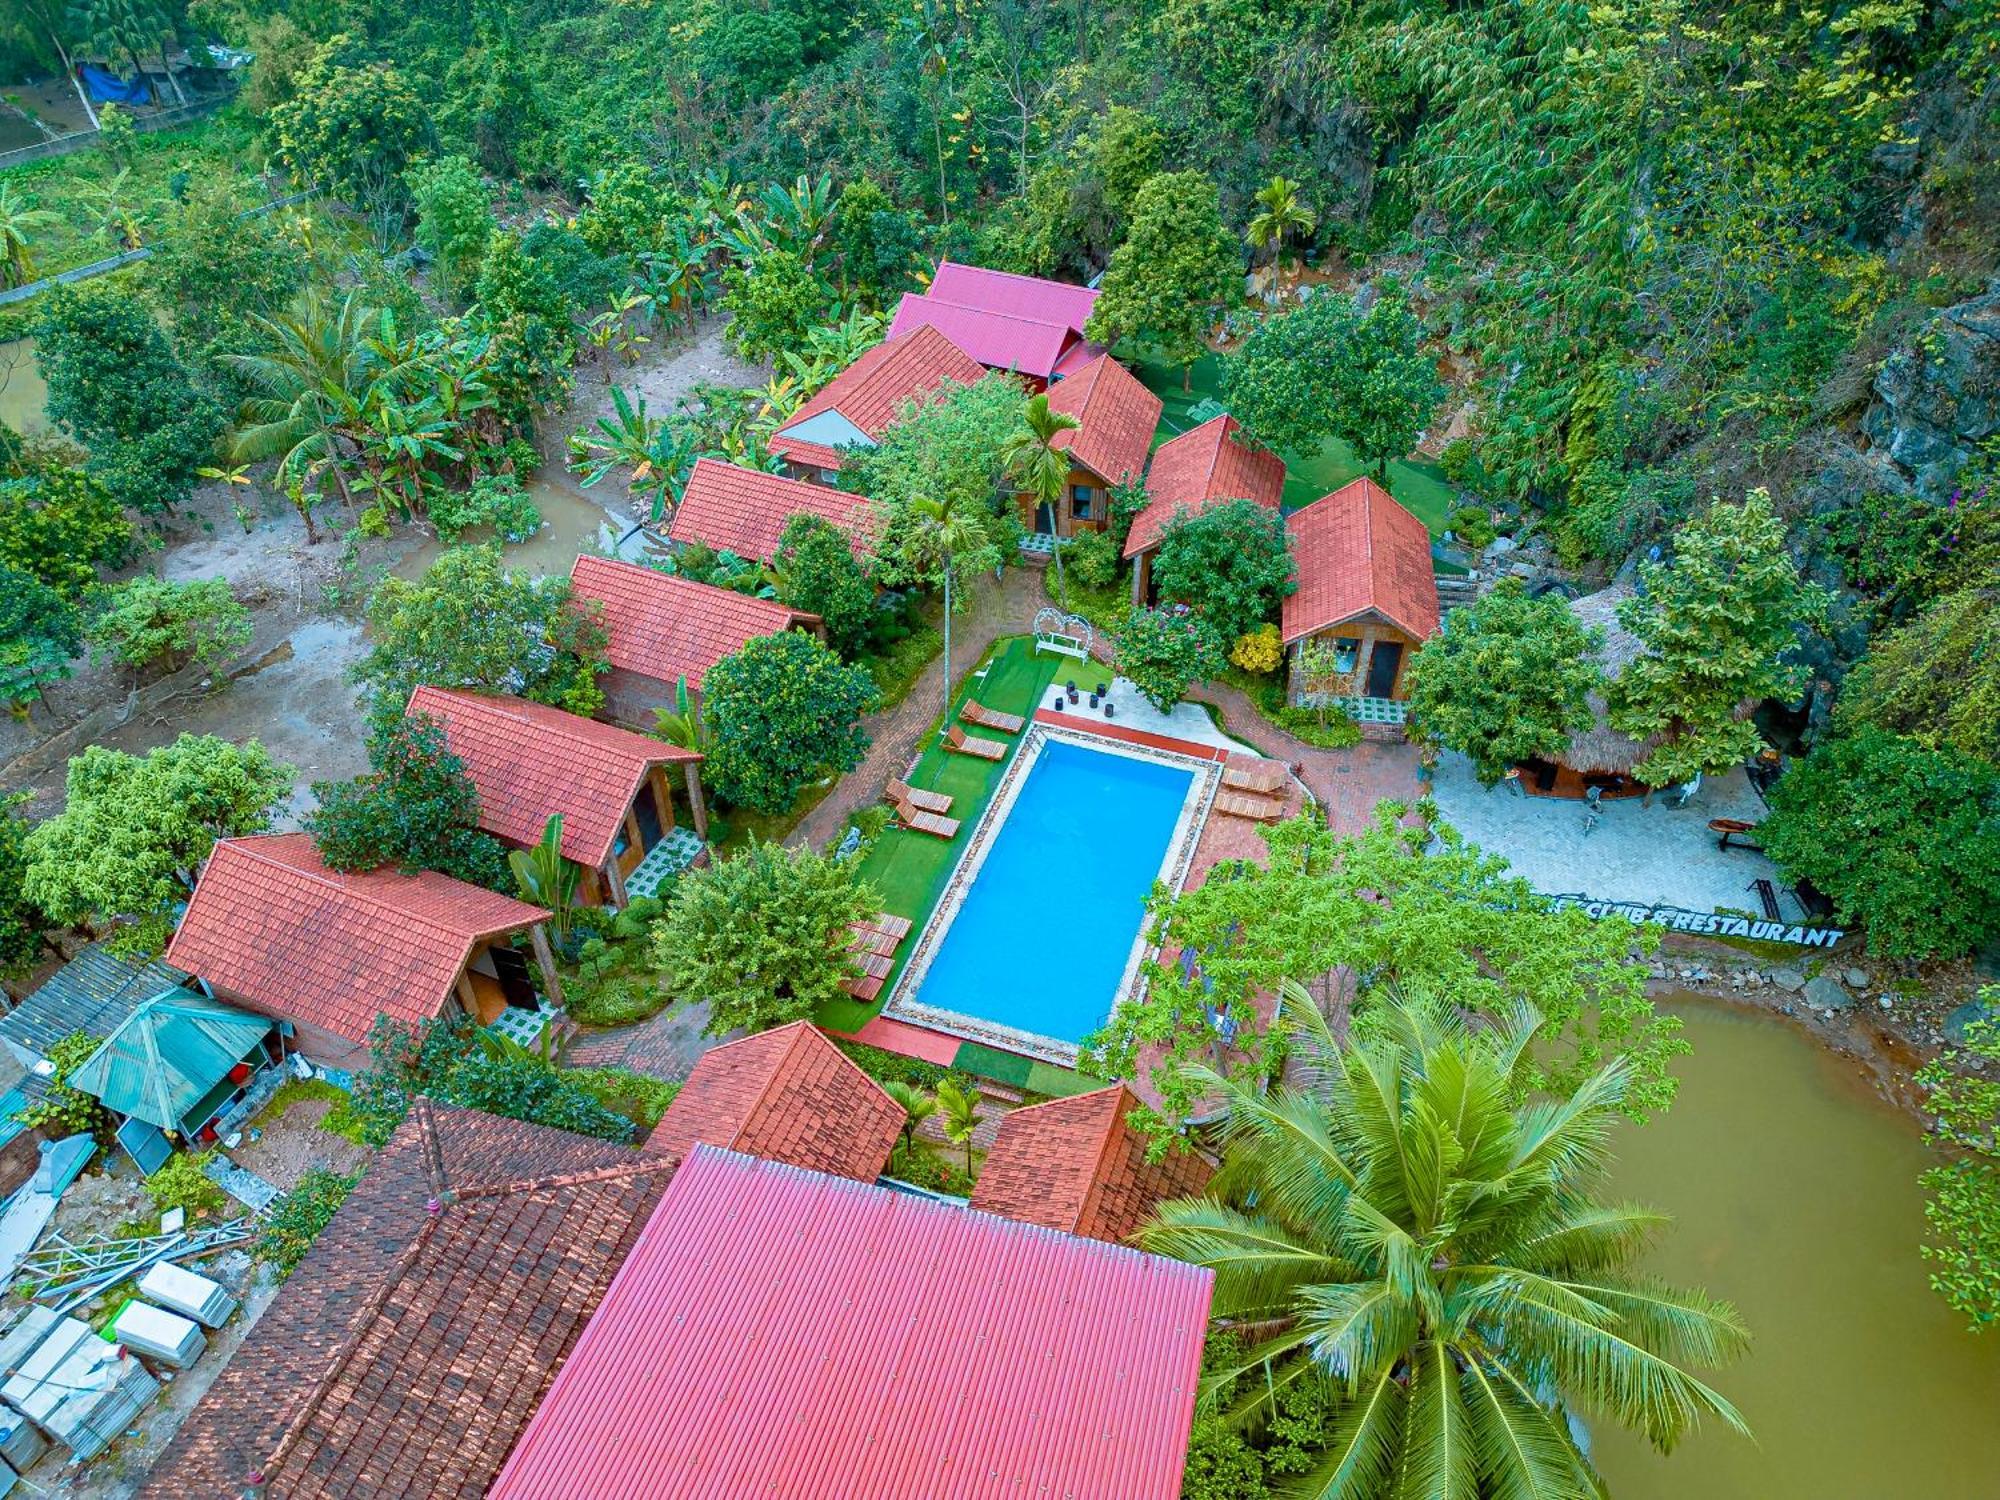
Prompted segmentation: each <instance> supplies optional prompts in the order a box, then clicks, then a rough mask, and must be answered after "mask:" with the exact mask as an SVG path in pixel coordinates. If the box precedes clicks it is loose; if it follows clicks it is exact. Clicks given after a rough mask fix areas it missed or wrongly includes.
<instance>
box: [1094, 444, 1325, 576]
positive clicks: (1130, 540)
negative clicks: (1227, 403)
mask: <svg viewBox="0 0 2000 1500" xmlns="http://www.w3.org/2000/svg"><path fill="white" fill-rule="evenodd" d="M1240 431H1242V427H1241V425H1240V424H1239V423H1238V422H1237V420H1236V419H1235V418H1234V417H1232V416H1228V415H1224V416H1220V417H1211V418H1209V420H1208V421H1206V422H1204V423H1202V424H1201V426H1199V427H1190V428H1189V429H1188V430H1187V431H1186V432H1183V433H1182V434H1181V435H1180V436H1179V437H1176V438H1169V439H1168V440H1167V441H1166V442H1164V443H1162V444H1160V450H1159V452H1157V453H1155V454H1154V455H1153V467H1152V469H1151V471H1150V472H1149V473H1148V474H1147V475H1146V493H1147V495H1148V496H1150V497H1151V502H1150V503H1149V504H1148V505H1147V506H1146V508H1145V509H1144V510H1142V511H1140V512H1139V514H1138V515H1136V516H1134V517H1133V518H1132V529H1131V531H1129V532H1128V533H1126V537H1125V555H1126V556H1127V557H1136V556H1137V555H1138V554H1139V553H1141V552H1144V551H1146V550H1147V549H1149V548H1151V547H1156V546H1158V545H1159V541H1160V533H1162V532H1163V531H1165V530H1166V529H1167V523H1168V522H1169V521H1171V520H1173V518H1174V514H1175V512H1177V511H1182V510H1185V511H1186V512H1187V513H1188V514H1189V515H1200V514H1201V513H1202V512H1203V511H1205V510H1207V509H1208V508H1209V507H1210V506H1211V505H1214V504H1215V503H1217V502H1218V501H1222V500H1254V501H1256V502H1257V503H1258V504H1259V505H1261V506H1263V507H1264V508H1265V509H1266V510H1276V509H1277V508H1278V503H1279V501H1281V500H1282V499H1283V498H1284V494H1285V461H1284V460H1283V459H1282V458H1280V457H1278V455H1277V454H1275V453H1271V452H1269V451H1267V450H1265V449H1263V448H1253V447H1251V446H1250V445H1249V444H1248V443H1246V442H1243V441H1242V440H1241V439H1239V438H1238V437H1237V436H1236V434H1237V433H1238V432H1240Z"/></svg>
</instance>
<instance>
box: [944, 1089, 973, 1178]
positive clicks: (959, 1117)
mask: <svg viewBox="0 0 2000 1500" xmlns="http://www.w3.org/2000/svg"><path fill="white" fill-rule="evenodd" d="M937 1104H938V1107H939V1108H940V1109H942V1110H943V1111H944V1133H945V1135H946V1136H947V1137H949V1138H950V1139H951V1140H953V1141H956V1142H957V1143H958V1144H959V1145H962V1146H963V1147H965V1175H966V1176H968V1177H970V1176H971V1175H972V1133H973V1132H974V1131H975V1130H977V1129H978V1128H979V1095H978V1094H977V1093H976V1092H975V1091H974V1090H972V1089H969V1088H967V1087H965V1086H964V1085H963V1084H961V1083H959V1082H958V1080H957V1079H955V1078H952V1077H950V1076H946V1077H944V1078H940V1079H939V1080H938V1086H937Z"/></svg>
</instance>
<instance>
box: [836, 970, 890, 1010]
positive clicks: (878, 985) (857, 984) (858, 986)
mask: <svg viewBox="0 0 2000 1500" xmlns="http://www.w3.org/2000/svg"><path fill="white" fill-rule="evenodd" d="M840 987H841V988H842V989H844V990H846V991H847V993H848V994H850V995H852V996H853V997H854V998H855V999H857V1000H860V1001H862V1002H864V1003H865V1002H867V1001H870V1000H873V999H874V998H875V997H876V996H877V995H879V994H881V993H882V981H881V980H879V979H877V978H875V977H874V976H873V975H867V974H864V975H862V976H860V977H859V978H856V979H843V980H841V981H840Z"/></svg>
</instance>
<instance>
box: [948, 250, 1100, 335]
mask: <svg viewBox="0 0 2000 1500" xmlns="http://www.w3.org/2000/svg"><path fill="white" fill-rule="evenodd" d="M930 295H931V296H933V297H935V298H937V299H938V300H939V301H940V302H956V303H958V304H960V305H961V306H963V307H979V308H984V309H985V310H986V311H988V312H996V313H1009V314H1011V315H1013V316H1014V317H1017V318H1032V319H1034V320H1035V321H1036V322H1038V323H1059V324H1062V325H1064V326H1065V327H1068V328H1073V329H1075V330H1076V332H1078V333H1079V334H1080V333H1082V332H1083V325H1084V324H1085V323H1086V322H1088V321H1089V319H1090V310H1091V309H1092V308H1093V307H1095V306H1096V305H1097V293H1096V291H1094V290H1093V289H1092V288H1090V287H1087V286H1077V285H1075V284H1074V283H1073V282H1068V281H1046V280H1044V279H1043V278H1042V277H1040V276H1022V275H1020V274H1018V273H1017V272H1014V271H989V270H987V269H986V268H985V267H984V266H962V265H959V264H958V263H956V262H955V261H949V260H947V261H940V262H939V263H938V268H937V275H935V276H933V277H932V278H931V285H930Z"/></svg>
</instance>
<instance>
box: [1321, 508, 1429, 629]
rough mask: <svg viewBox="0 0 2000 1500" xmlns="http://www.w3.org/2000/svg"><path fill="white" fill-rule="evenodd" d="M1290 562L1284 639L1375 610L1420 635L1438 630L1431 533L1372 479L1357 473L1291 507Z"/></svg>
mask: <svg viewBox="0 0 2000 1500" xmlns="http://www.w3.org/2000/svg"><path fill="white" fill-rule="evenodd" d="M1285 524H1286V525H1287V526H1289V527H1290V528H1291V531H1292V565H1293V568H1294V569H1295V570H1296V576H1297V578H1298V584H1299V586H1298V589H1297V591H1296V592H1294V593H1292V594H1289V595H1287V596H1286V598H1285V604H1284V615H1283V620H1284V625H1283V634H1284V638H1285V641H1286V643H1287V644H1288V645H1289V644H1290V643H1291V642H1293V641H1296V640H1298V639H1300V638H1301V637H1302V636H1308V635H1317V634H1318V633H1319V632H1320V631H1322V630H1325V629H1327V628H1328V627H1329V626H1333V625H1338V624H1340V623H1341V622H1343V621H1345V620H1352V619H1355V618H1356V617H1357V616H1360V615H1365V614H1369V613H1374V614H1378V615H1380V616H1381V617H1382V618H1383V619H1385V620H1387V621H1388V622H1389V623H1390V624H1391V625H1394V626H1395V627H1396V628H1397V629H1398V630H1401V631H1402V632H1403V633H1404V634H1406V635H1409V636H1411V637H1413V638H1414V639H1416V640H1420V641H1421V640H1424V639H1426V638H1428V637H1429V636H1432V635H1435V634H1436V633H1437V628H1438V594H1437V573H1436V570H1435V569H1434V568H1433V567H1432V566H1431V534H1430V532H1429V531H1428V530H1427V529H1426V528H1425V526H1424V523H1423V522H1422V521H1419V520H1418V519H1417V518H1416V517H1415V516H1413V515H1411V514H1410V513H1409V512H1408V511H1407V510H1404V509H1403V507H1402V506H1400V505H1398V504H1397V503H1396V502H1395V500H1394V498H1392V497H1391V496H1390V494H1389V492H1388V491H1387V490H1385V489H1383V488H1382V486H1381V485H1379V484H1377V483H1376V482H1375V481H1374V480H1372V479H1357V480H1355V481H1353V482H1352V483H1351V484H1345V485H1342V486H1341V487H1340V488H1339V489H1337V490H1335V491H1334V492H1333V493H1332V494H1330V495H1323V496H1321V497H1320V498H1319V499H1317V500H1315V501H1313V503H1312V504H1311V505H1308V506H1305V507H1304V508H1303V509H1300V510H1296V511H1294V512H1293V513H1292V514H1291V515H1290V516H1288V517H1287V518H1286V521H1285Z"/></svg>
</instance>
